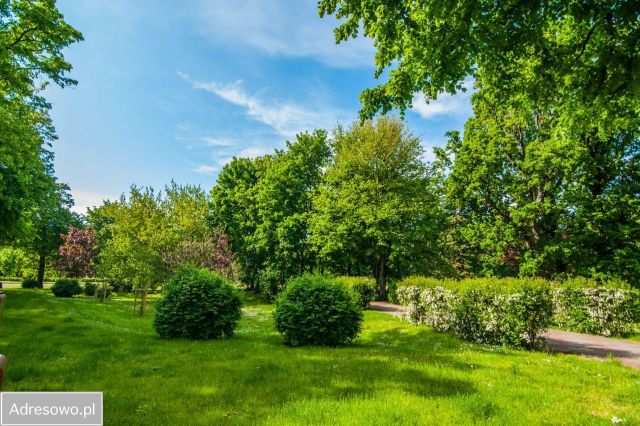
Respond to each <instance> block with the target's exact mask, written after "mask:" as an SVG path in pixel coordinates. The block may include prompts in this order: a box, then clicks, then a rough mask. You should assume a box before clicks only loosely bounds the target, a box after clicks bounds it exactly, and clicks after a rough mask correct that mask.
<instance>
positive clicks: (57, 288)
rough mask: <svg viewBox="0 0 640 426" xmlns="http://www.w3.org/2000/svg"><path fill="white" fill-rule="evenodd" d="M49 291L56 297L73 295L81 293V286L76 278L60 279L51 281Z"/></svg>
mask: <svg viewBox="0 0 640 426" xmlns="http://www.w3.org/2000/svg"><path fill="white" fill-rule="evenodd" d="M51 291H52V292H53V294H54V295H55V296H56V297H73V296H76V295H78V294H82V287H80V284H78V281H77V280H70V279H61V280H57V281H56V282H55V283H53V285H52V286H51Z"/></svg>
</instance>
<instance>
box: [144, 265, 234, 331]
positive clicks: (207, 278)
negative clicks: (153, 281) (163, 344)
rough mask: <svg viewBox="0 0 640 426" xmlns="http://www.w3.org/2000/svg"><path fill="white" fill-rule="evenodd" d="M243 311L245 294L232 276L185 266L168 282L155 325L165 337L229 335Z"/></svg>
mask: <svg viewBox="0 0 640 426" xmlns="http://www.w3.org/2000/svg"><path fill="white" fill-rule="evenodd" d="M241 315H242V295H241V294H240V291H239V290H238V289H237V288H236V287H235V286H234V285H233V284H232V283H231V282H230V281H229V280H227V279H226V278H224V277H223V276H222V275H219V274H216V273H213V272H209V271H207V270H205V269H197V268H194V267H184V268H181V269H179V270H178V271H177V272H176V273H175V274H174V275H173V276H172V277H171V279H170V280H169V281H168V282H167V284H166V285H165V287H164V292H163V298H162V299H161V300H160V301H158V304H157V307H156V317H155V319H154V321H153V327H154V328H155V330H156V332H157V333H158V334H159V335H160V336H161V337H165V338H180V337H183V338H187V339H215V338H218V337H221V336H223V335H224V336H226V337H230V336H232V335H233V330H234V329H235V327H236V325H237V323H238V320H239V319H240V316H241Z"/></svg>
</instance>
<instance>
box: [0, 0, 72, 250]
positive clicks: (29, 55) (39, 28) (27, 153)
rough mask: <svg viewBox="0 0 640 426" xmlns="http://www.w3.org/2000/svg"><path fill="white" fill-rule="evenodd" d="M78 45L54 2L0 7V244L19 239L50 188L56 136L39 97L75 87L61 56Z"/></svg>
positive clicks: (7, 2) (17, 1)
mask: <svg viewBox="0 0 640 426" xmlns="http://www.w3.org/2000/svg"><path fill="white" fill-rule="evenodd" d="M79 40H82V35H81V34H80V33H79V32H78V31H76V30H75V29H74V28H73V27H71V26H70V25H68V24H67V23H66V22H65V21H64V18H63V16H62V15H61V14H60V12H59V11H58V9H57V8H56V5H55V1H54V0H40V1H38V0H1V1H0V241H2V240H5V241H7V240H11V239H14V238H16V237H18V236H20V231H21V230H22V231H24V226H20V225H25V224H26V220H27V218H25V213H27V212H29V211H30V207H31V206H34V205H36V204H37V203H38V202H39V201H40V200H41V199H42V198H43V197H45V195H44V192H45V191H47V190H48V189H49V188H50V185H49V184H48V183H47V180H48V175H52V161H51V160H52V154H51V152H50V150H49V148H50V144H51V142H52V141H53V140H54V139H55V132H54V129H53V126H52V124H51V120H50V118H49V108H50V105H49V104H48V103H47V102H46V100H45V99H44V97H43V96H42V94H41V93H42V90H43V89H44V88H45V87H46V86H47V84H49V83H50V82H53V83H55V84H57V85H59V86H61V87H64V86H67V85H73V84H75V81H74V80H72V79H70V78H69V77H68V76H67V74H68V72H69V71H70V70H71V65H70V64H69V63H68V62H67V61H66V60H65V58H64V55H63V54H62V50H63V49H64V48H65V47H67V46H69V45H70V44H72V43H75V42H77V41H79Z"/></svg>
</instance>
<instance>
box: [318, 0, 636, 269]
mask: <svg viewBox="0 0 640 426" xmlns="http://www.w3.org/2000/svg"><path fill="white" fill-rule="evenodd" d="M320 12H321V14H325V13H335V14H336V15H337V16H338V17H340V18H346V20H345V21H344V23H343V24H342V25H340V27H339V28H338V29H337V30H336V38H337V40H338V41H344V40H346V39H347V38H349V37H350V36H355V35H356V34H357V33H358V31H359V29H360V28H363V29H364V33H365V34H366V35H368V36H370V37H372V38H374V39H375V43H376V46H377V53H376V64H377V66H378V69H377V72H376V75H377V76H381V75H383V71H384V70H387V69H389V72H388V73H387V74H386V75H388V76H389V78H388V81H386V82H384V83H383V84H381V85H379V86H378V87H375V88H372V89H367V90H365V91H364V92H363V94H362V96H361V100H362V102H363V109H362V111H361V113H362V116H363V117H370V116H372V115H374V114H375V113H376V112H378V111H383V112H384V111H388V110H391V109H393V108H399V109H401V110H404V109H406V108H408V107H410V106H411V105H412V102H413V100H414V99H415V96H417V94H420V93H421V94H422V95H423V96H425V97H426V99H427V100H433V99H436V98H437V96H438V95H439V94H440V93H441V92H444V91H447V92H451V93H455V92H456V91H457V90H459V89H460V88H462V83H463V81H464V80H465V79H467V78H469V76H471V77H473V79H474V80H475V85H476V90H477V93H476V95H475V96H474V97H473V101H472V103H473V106H474V116H473V117H472V118H471V119H470V121H469V122H468V123H467V125H466V127H465V134H464V136H463V137H462V138H461V140H460V143H459V144H454V145H455V146H452V147H453V148H454V149H452V150H450V153H451V154H455V158H454V157H451V159H452V167H451V171H452V173H451V179H450V180H448V182H447V186H448V194H449V196H450V201H451V206H452V207H453V208H454V210H453V211H452V214H454V215H456V216H457V217H459V219H460V220H459V221H458V222H456V223H461V224H462V226H461V228H460V229H459V231H460V232H459V237H462V239H463V240H465V241H466V242H467V243H468V245H469V246H470V247H475V248H479V249H480V253H479V255H480V257H481V258H482V260H481V262H480V263H481V264H482V265H483V271H484V272H486V273H519V274H534V275H554V274H558V273H570V274H576V273H579V274H589V275H596V276H597V275H599V274H606V275H616V276H622V277H624V278H627V279H630V280H636V279H638V278H640V267H639V266H640V265H639V264H638V262H637V259H638V256H639V255H640V247H639V245H638V243H637V241H638V238H639V236H640V219H639V218H640V207H639V206H638V202H637V199H638V197H639V195H640V188H639V185H638V176H639V171H638V164H639V157H638V155H639V154H640V138H639V133H638V129H639V128H640V114H639V113H638V111H640V84H638V77H637V76H638V75H640V61H639V60H638V58H639V56H640V25H638V22H640V8H639V7H638V6H637V2H634V1H631V0H626V1H622V2H614V1H612V0H603V1H589V2H583V1H552V2H515V1H513V2H497V1H470V0H469V1H462V2H460V1H456V2H453V1H443V2H433V1H428V0H423V1H408V0H407V1H397V2H387V3H385V4H380V3H379V2H374V1H359V0H358V1H355V0H324V1H321V2H320Z"/></svg>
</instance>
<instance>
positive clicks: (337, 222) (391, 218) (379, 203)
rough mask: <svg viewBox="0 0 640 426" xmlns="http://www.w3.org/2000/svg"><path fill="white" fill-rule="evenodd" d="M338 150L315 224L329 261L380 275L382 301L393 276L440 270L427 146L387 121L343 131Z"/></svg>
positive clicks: (435, 201)
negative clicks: (438, 267)
mask: <svg viewBox="0 0 640 426" xmlns="http://www.w3.org/2000/svg"><path fill="white" fill-rule="evenodd" d="M333 149H334V151H335V154H334V158H333V161H332V163H331V164H330V165H329V167H328V169H327V171H326V174H325V176H324V180H323V183H322V185H321V186H320V188H319V191H318V194H317V195H316V196H315V198H314V209H315V214H314V216H313V220H312V226H311V232H312V240H313V241H314V243H315V246H316V249H317V250H318V251H319V254H320V255H321V257H322V259H323V260H324V261H325V264H327V265H328V267H329V268H330V269H332V270H334V271H336V272H339V273H362V272H363V270H364V272H365V273H366V274H372V275H374V276H375V277H376V281H377V284H378V288H379V294H380V296H381V297H386V293H387V285H386V283H387V277H388V276H389V275H391V276H394V275H395V276H402V275H405V274H410V273H412V272H414V273H415V272H427V270H429V272H432V273H433V272H436V271H437V269H434V267H435V265H436V264H437V262H435V260H436V259H437V256H438V255H437V253H438V251H437V241H438V235H439V223H441V221H442V216H441V214H440V213H439V207H438V201H439V200H438V196H437V194H436V192H435V191H434V190H433V187H432V181H431V179H430V176H429V172H428V169H427V167H426V165H425V164H424V163H423V161H422V158H421V157H422V155H423V148H422V146H421V145H420V141H419V140H418V139H417V138H416V137H414V136H413V135H412V134H411V133H409V132H408V131H407V129H406V128H405V127H404V124H403V123H402V122H401V121H400V120H398V119H392V118H387V117H380V118H379V119H378V120H377V121H376V122H371V121H365V122H364V123H362V124H354V125H353V126H352V127H351V128H350V129H348V130H345V129H342V128H338V129H337V130H336V133H335V136H334V141H333ZM362 266H364V268H362ZM429 266H431V267H429Z"/></svg>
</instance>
